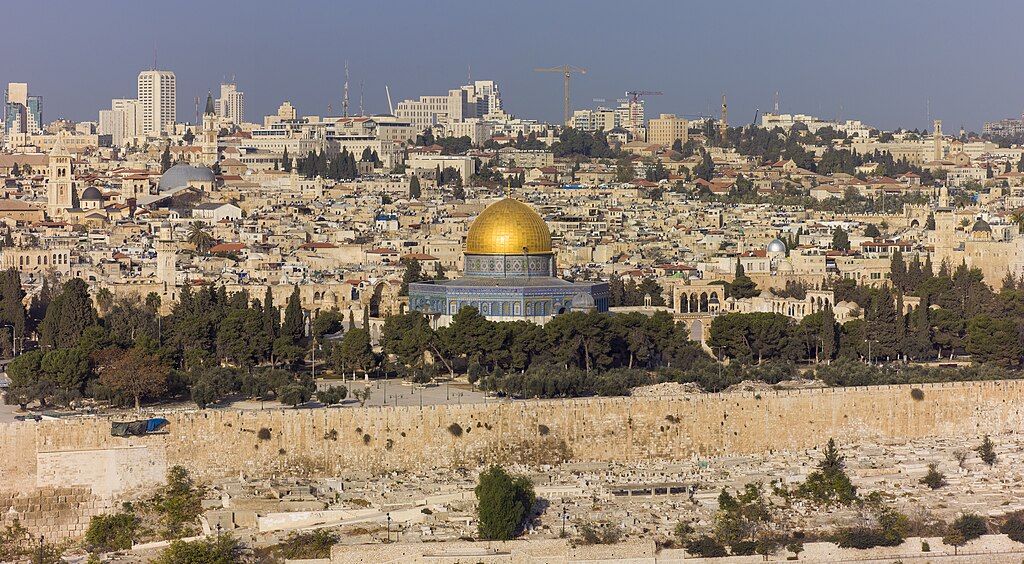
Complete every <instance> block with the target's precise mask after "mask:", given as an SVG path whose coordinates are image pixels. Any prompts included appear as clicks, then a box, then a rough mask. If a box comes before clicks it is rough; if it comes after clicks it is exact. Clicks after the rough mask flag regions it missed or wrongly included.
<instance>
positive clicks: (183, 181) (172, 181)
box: [157, 164, 216, 192]
mask: <svg viewBox="0 0 1024 564" xmlns="http://www.w3.org/2000/svg"><path fill="white" fill-rule="evenodd" d="M214 180H216V176H214V174H213V171H212V170H210V169H208V168H206V167H205V166H191V165H187V164H176V165H174V166H172V167H171V168H169V169H167V172H165V173H163V175H161V176H160V183H159V184H158V185H157V189H158V190H159V191H161V192H166V191H167V190H173V189H175V188H181V187H182V186H188V183H189V182H213V181H214Z"/></svg>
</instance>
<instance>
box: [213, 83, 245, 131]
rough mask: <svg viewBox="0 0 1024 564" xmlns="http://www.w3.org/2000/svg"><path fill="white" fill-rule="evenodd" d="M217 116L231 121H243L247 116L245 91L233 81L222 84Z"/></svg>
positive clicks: (236, 122)
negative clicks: (239, 88)
mask: <svg viewBox="0 0 1024 564" xmlns="http://www.w3.org/2000/svg"><path fill="white" fill-rule="evenodd" d="M216 108H217V117H219V118H221V119H224V120H228V121H230V122H231V123H235V124H238V123H242V120H243V119H244V118H245V93H244V92H240V91H239V90H238V89H237V88H236V87H235V85H234V84H233V83H227V84H221V85H220V98H217V106H216Z"/></svg>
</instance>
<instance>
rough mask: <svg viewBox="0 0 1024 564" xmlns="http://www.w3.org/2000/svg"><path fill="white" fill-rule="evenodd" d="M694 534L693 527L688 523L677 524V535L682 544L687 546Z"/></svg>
mask: <svg viewBox="0 0 1024 564" xmlns="http://www.w3.org/2000/svg"><path fill="white" fill-rule="evenodd" d="M693 533H694V531H693V526H691V525H690V524H689V523H687V522H686V521H680V522H679V523H677V524H676V529H675V534H676V538H677V539H679V542H680V543H681V544H686V541H688V540H690V535H692V534H693Z"/></svg>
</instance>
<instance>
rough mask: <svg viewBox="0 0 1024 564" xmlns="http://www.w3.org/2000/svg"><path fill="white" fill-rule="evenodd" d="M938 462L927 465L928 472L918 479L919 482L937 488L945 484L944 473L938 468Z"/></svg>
mask: <svg viewBox="0 0 1024 564" xmlns="http://www.w3.org/2000/svg"><path fill="white" fill-rule="evenodd" d="M938 466H939V465H938V464H936V463H935V462H932V463H931V464H929V465H928V473H927V474H925V475H924V477H923V478H921V479H920V480H919V482H920V483H922V484H924V485H926V486H928V487H929V488H931V489H933V490H937V489H939V488H941V487H942V486H945V485H946V475H945V474H943V473H942V472H939V470H938Z"/></svg>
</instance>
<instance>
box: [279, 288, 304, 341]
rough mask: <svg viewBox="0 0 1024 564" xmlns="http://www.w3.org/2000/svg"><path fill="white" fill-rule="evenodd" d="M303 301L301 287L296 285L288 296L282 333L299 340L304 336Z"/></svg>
mask: <svg viewBox="0 0 1024 564" xmlns="http://www.w3.org/2000/svg"><path fill="white" fill-rule="evenodd" d="M302 326H303V320H302V303H301V302H300V300H299V287H298V286H295V287H294V289H293V290H292V295H291V296H289V297H288V305H287V306H285V310H284V323H283V324H281V335H283V336H286V337H289V338H291V340H292V341H293V342H294V341H298V340H299V339H300V338H302V329H303V327H302Z"/></svg>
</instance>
